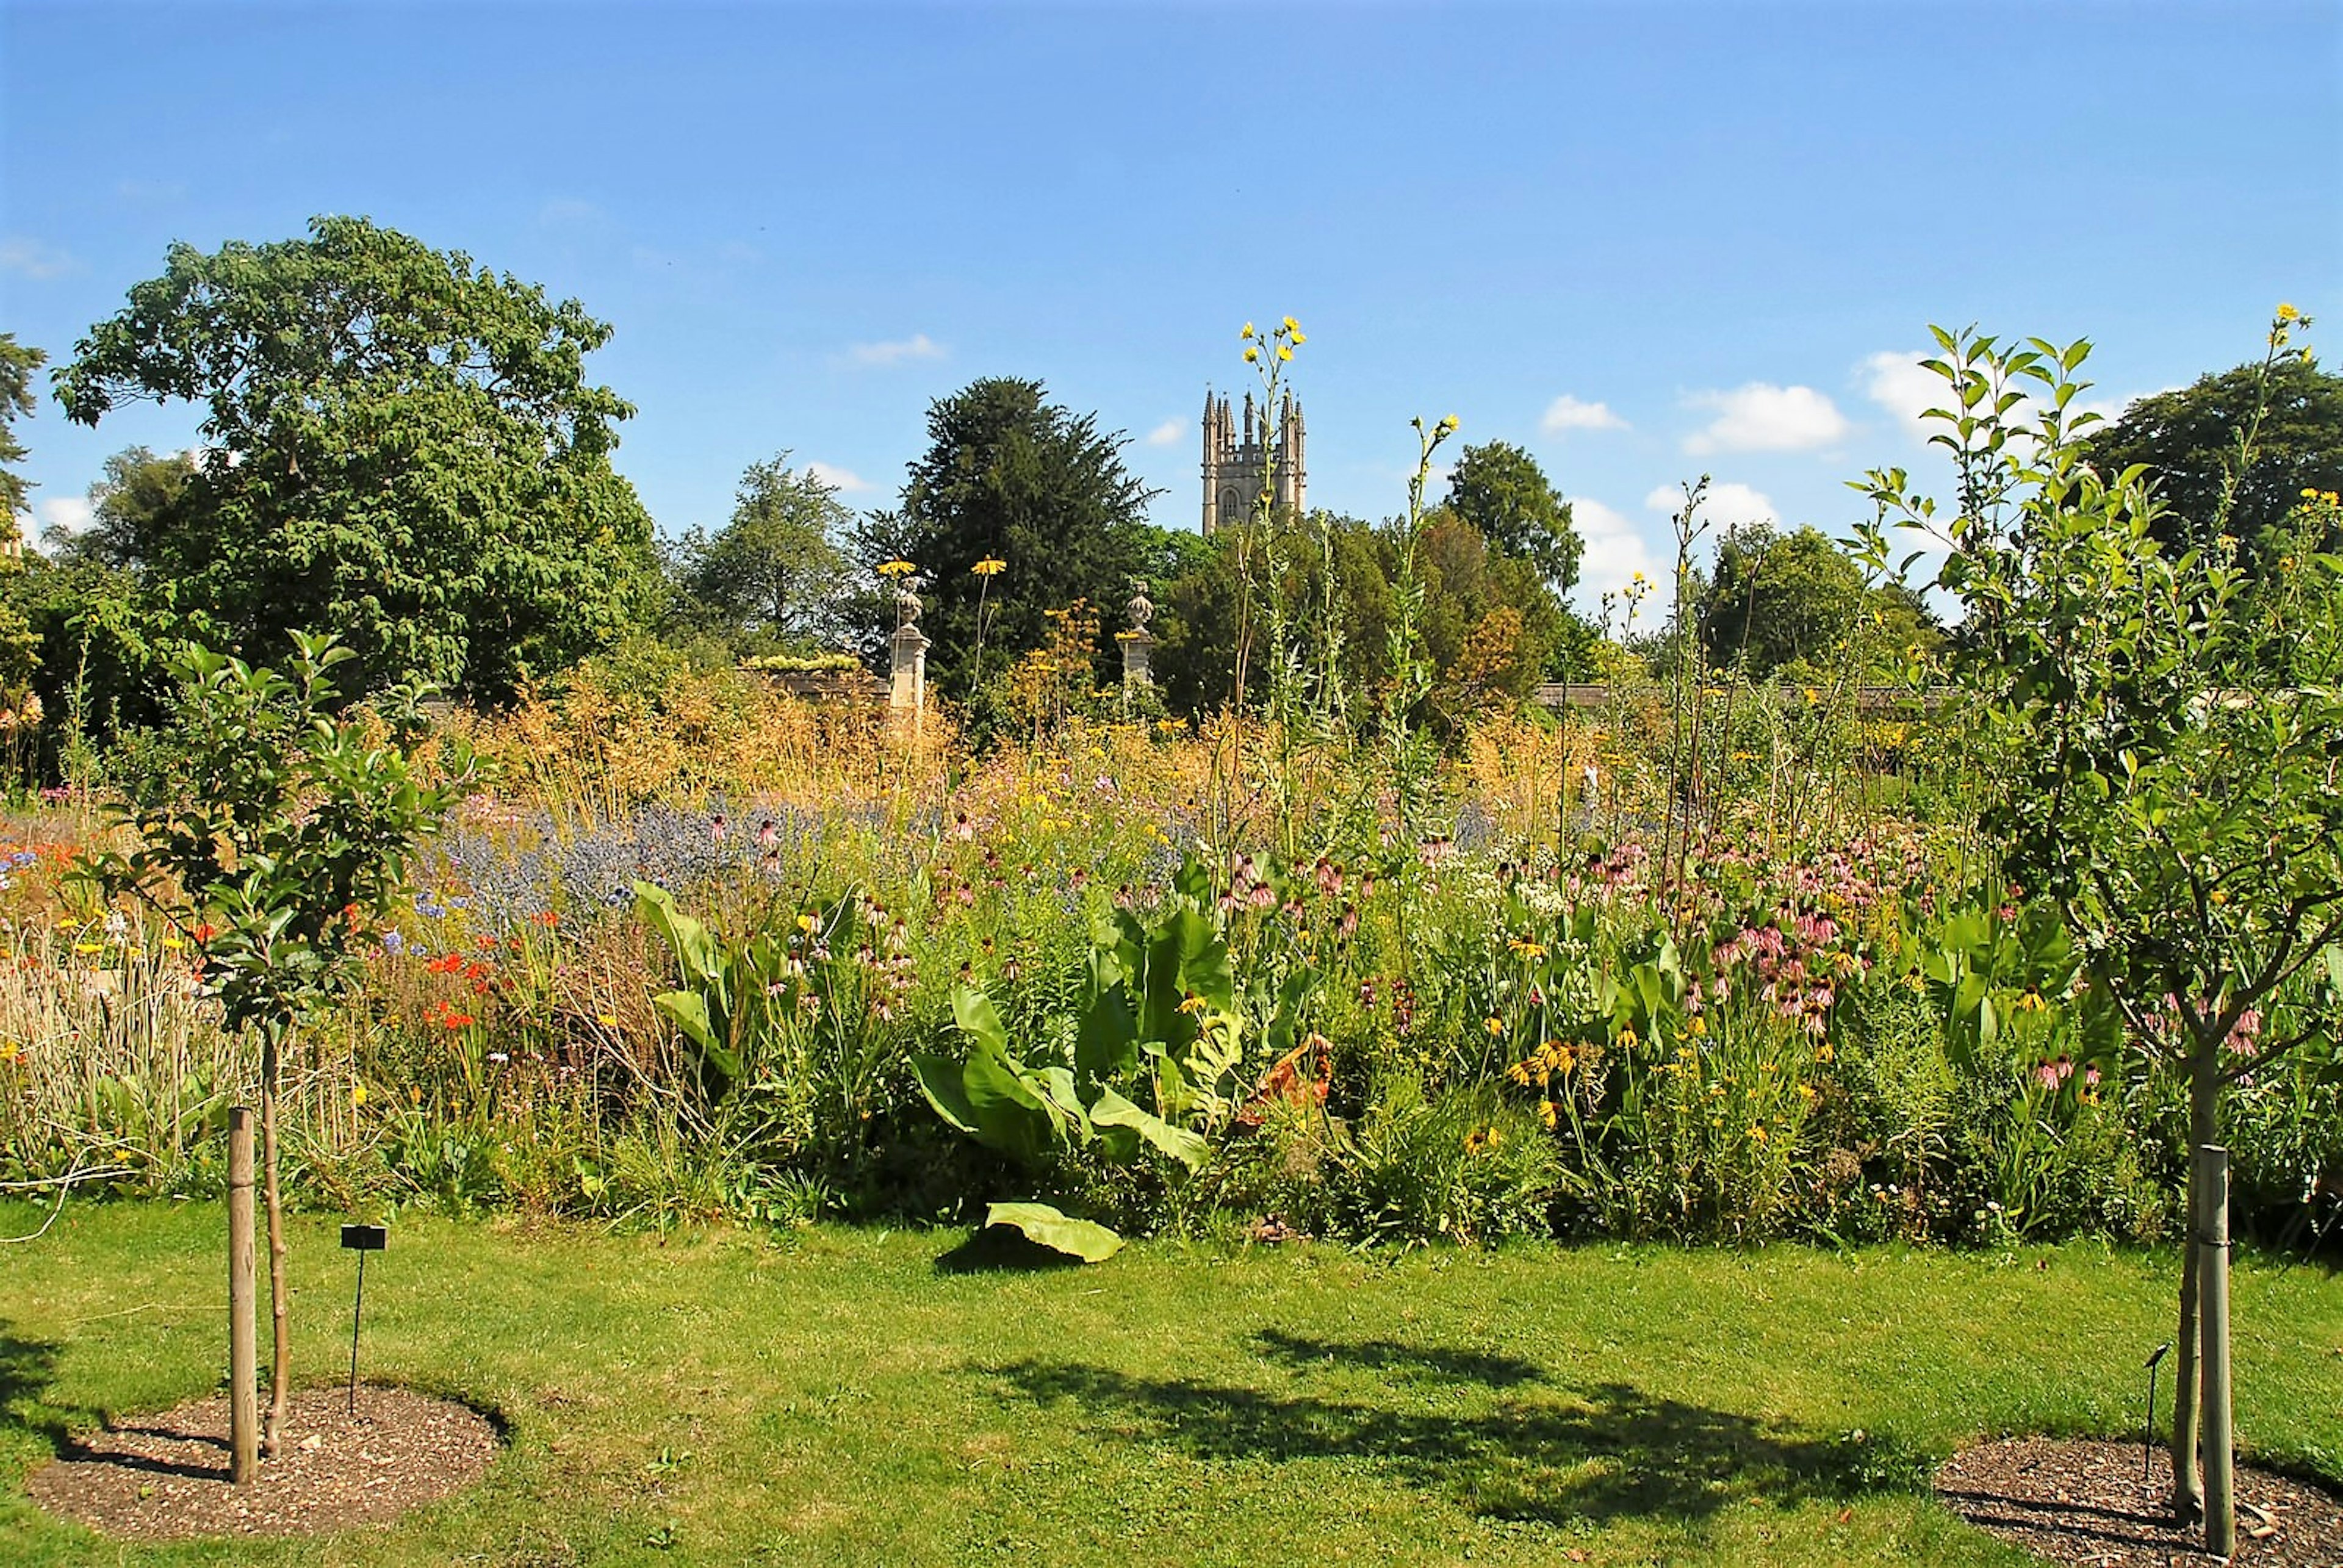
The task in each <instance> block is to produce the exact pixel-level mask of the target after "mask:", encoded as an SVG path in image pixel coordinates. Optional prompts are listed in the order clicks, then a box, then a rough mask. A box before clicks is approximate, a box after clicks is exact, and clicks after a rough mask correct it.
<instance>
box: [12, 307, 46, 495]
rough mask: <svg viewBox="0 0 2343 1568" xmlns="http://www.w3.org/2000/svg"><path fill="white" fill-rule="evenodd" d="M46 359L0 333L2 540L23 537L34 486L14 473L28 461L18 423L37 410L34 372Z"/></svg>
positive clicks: (32, 349)
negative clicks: (21, 521)
mask: <svg viewBox="0 0 2343 1568" xmlns="http://www.w3.org/2000/svg"><path fill="white" fill-rule="evenodd" d="M47 360H48V356H47V355H46V354H45V353H43V352H42V351H41V350H40V349H38V348H35V347H32V346H30V345H29V344H23V343H19V342H17V341H16V335H15V333H13V332H0V538H5V539H15V538H18V537H19V534H20V530H19V529H18V528H17V524H16V518H17V517H18V516H19V515H20V514H22V513H23V512H24V511H25V497H26V496H27V495H28V494H29V493H30V490H31V487H30V486H29V485H28V484H27V483H26V482H25V477H24V476H23V475H22V474H19V473H17V472H16V471H15V470H16V465H17V464H19V463H21V462H23V461H24V460H25V443H24V442H22V441H20V440H18V439H17V438H16V421H17V420H18V419H20V418H22V417H24V416H25V415H27V414H30V413H31V412H32V411H33V410H34V408H35V407H37V400H36V399H35V397H34V395H33V373H34V372H35V371H36V370H38V369H39V368H40V367H42V366H43V365H44V364H45V363H46V362H47Z"/></svg>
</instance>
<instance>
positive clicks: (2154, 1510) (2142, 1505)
mask: <svg viewBox="0 0 2343 1568" xmlns="http://www.w3.org/2000/svg"><path fill="white" fill-rule="evenodd" d="M1936 1495H1937V1496H1939V1497H1941V1498H1943V1499H1944V1500H1945V1503H1946V1505H1947V1506H1948V1507H1950V1508H1951V1509H1952V1510H1953V1512H1954V1513H1957V1514H1959V1515H1960V1516H1961V1517H1962V1518H1963V1519H1966V1520H1967V1521H1968V1522H1969V1523H1971V1524H1974V1525H1976V1527H1977V1528H1978V1529H1980V1530H1986V1531H1990V1532H1991V1533H1994V1534H1996V1535H1998V1536H2000V1537H2001V1538H2002V1539H2003V1540H2005V1541H2007V1542H2011V1543H2014V1544H2016V1545H2018V1546H2022V1547H2024V1548H2026V1550H2027V1551H2029V1552H2032V1553H2035V1554H2036V1555H2037V1556H2040V1557H2045V1558H2047V1559H2049V1560H2050V1561H2051V1562H2054V1563H2092V1564H2098V1565H2100V1568H2199V1565H2200V1564H2206V1563H2219V1562H2221V1561H2222V1559H2220V1558H2218V1557H2214V1556H2211V1555H2208V1554H2207V1553H2206V1552H2205V1551H2204V1540H2205V1537H2204V1533H2203V1531H2202V1529H2201V1527H2196V1526H2183V1525H2182V1524H2180V1523H2178V1522H2177V1520H2176V1519H2175V1518H2174V1517H2173V1514H2172V1510H2171V1497H2172V1462H2171V1456H2170V1455H2169V1453H2167V1452H2166V1451H2165V1450H2163V1449H2161V1448H2159V1449H2157V1451H2156V1452H2155V1453H2154V1454H2153V1455H2152V1456H2151V1458H2150V1460H2149V1463H2148V1467H2147V1477H2146V1479H2145V1480H2143V1479H2142V1477H2141V1473H2140V1445H2139V1444H2137V1443H2136V1442H2133V1443H2123V1442H2101V1441H2077V1442H2054V1441H2052V1440H2050V1439H2048V1438H2039V1437H2036V1438H2013V1439H2010V1440H2008V1441H2006V1442H1988V1443H1986V1444H1983V1445H1982V1446H1980V1447H1976V1448H1972V1449H1968V1450H1966V1451H1964V1452H1960V1453H1956V1454H1955V1455H1954V1456H1953V1458H1952V1460H1951V1462H1949V1463H1947V1464H1946V1466H1945V1468H1944V1469H1942V1470H1941V1471H1938V1472H1937V1473H1936ZM2228 1561H2230V1562H2233V1563H2250V1564H2253V1565H2254V1568H2338V1564H2343V1500H2338V1498H2337V1497H2335V1496H2334V1495H2333V1494H2332V1493H2328V1492H2325V1491H2322V1490H2320V1489H2319V1488H2318V1487H2316V1486H2313V1485H2311V1484H2309V1483H2307V1482H2301V1481H2295V1480H2292V1479H2290V1478H2288V1477H2287V1476H2283V1475H2273V1474H2271V1473H2269V1472H2268V1471H2266V1470H2256V1469H2254V1468H2252V1467H2251V1466H2249V1465H2243V1464H2241V1465H2239V1466H2237V1555H2236V1556H2235V1557H2233V1558H2230V1559H2229V1560H2228Z"/></svg>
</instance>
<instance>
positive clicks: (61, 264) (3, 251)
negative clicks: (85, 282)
mask: <svg viewBox="0 0 2343 1568" xmlns="http://www.w3.org/2000/svg"><path fill="white" fill-rule="evenodd" d="M80 265H81V264H80V263H79V262H76V261H75V259H74V258H73V256H71V254H69V253H68V252H65V251H63V250H59V249H58V248H57V247H56V246H54V245H44V244H42V243H41V242H40V241H39V240H37V239H8V240H0V272H13V273H15V274H16V275H17V276H20V277H29V278H31V279H32V280H33V281H34V282H35V283H45V282H47V281H48V280H49V279H50V278H53V277H63V276H65V274H67V273H69V272H74V271H77V270H79V268H80Z"/></svg>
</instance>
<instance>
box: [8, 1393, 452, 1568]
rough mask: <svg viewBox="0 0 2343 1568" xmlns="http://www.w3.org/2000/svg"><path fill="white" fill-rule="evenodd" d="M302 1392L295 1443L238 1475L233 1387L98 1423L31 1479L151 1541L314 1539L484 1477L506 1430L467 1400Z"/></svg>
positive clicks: (57, 1503) (80, 1509) (55, 1500)
mask: <svg viewBox="0 0 2343 1568" xmlns="http://www.w3.org/2000/svg"><path fill="white" fill-rule="evenodd" d="M498 1441H499V1440H498V1433H497V1429H496V1427H495V1426H494V1425H493V1424H492V1423H490V1422H489V1421H488V1418H487V1417H486V1416H484V1415H482V1414H481V1413H480V1412H478V1411H476V1410H474V1409H472V1408H471V1407H470V1406H469V1405H463V1404H457V1403H454V1402H450V1401H447V1400H443V1399H433V1398H430V1397H429V1396H427V1395H425V1394H419V1393H415V1392H409V1391H408V1390H406V1389H397V1388H367V1387H361V1388H360V1389H359V1390H358V1398H357V1415H356V1416H355V1417H353V1416H351V1415H350V1414H349V1412H348V1393H347V1390H344V1389H307V1390H303V1391H301V1392H297V1393H295V1394H294V1395H293V1398H292V1409H291V1413H290V1419H289V1420H288V1421H287V1422H286V1428H285V1446H284V1451H283V1452H281V1453H279V1454H278V1455H277V1457H276V1458H275V1459H268V1460H263V1461H262V1462H261V1465H260V1475H259V1478H258V1479H257V1480H256V1481H255V1482H254V1483H252V1484H251V1485H250V1486H247V1487H238V1486H236V1485H235V1484H233V1483H231V1482H230V1481H229V1480H228V1439H227V1396H226V1395H225V1394H221V1395H218V1396H216V1397H214V1398H211V1399H206V1400H202V1401H199V1402H196V1403H194V1404H185V1405H181V1406H180V1407H179V1408H178V1409H176V1410H174V1411H168V1412H165V1413H163V1414H161V1415H151V1416H139V1417H134V1418H131V1419H129V1420H126V1421H125V1422H122V1423H120V1424H119V1425H116V1426H111V1427H108V1428H106V1430H104V1431H102V1432H93V1433H91V1434H90V1435H89V1436H88V1437H86V1438H85V1439H83V1440H81V1441H80V1442H76V1443H75V1444H74V1445H73V1446H72V1447H69V1448H67V1449H66V1450H65V1452H62V1453H60V1454H59V1455H58V1456H57V1458H56V1459H55V1462H51V1463H49V1464H45V1465H43V1466H42V1467H41V1468H40V1469H38V1470H36V1471H35V1472H34V1473H32V1475H31V1476H30V1477H29V1478H28V1479H27V1480H26V1482H25V1491H26V1492H27V1493H30V1494H31V1496H32V1500H33V1501H34V1502H35V1503H38V1504H39V1505H40V1506H41V1507H43V1508H45V1509H46V1510H48V1511H49V1512H50V1513H55V1514H58V1515H60V1516H62V1517H65V1518H68V1519H74V1520H78V1521H79V1522H80V1523H84V1524H86V1525H89V1526H90V1527H91V1528H93V1529H96V1530H101V1531H104V1532H105V1533H106V1534H108V1535H117V1536H125V1537H128V1538H130V1539H133V1540H140V1541H172V1540H185V1539H187V1538H190V1537H195V1536H215V1535H226V1536H245V1535H307V1534H314V1533H323V1532H325V1531H329V1530H347V1529H348V1528H350V1527H352V1526H353V1525H362V1524H381V1523H387V1522H388V1521H390V1520H393V1519H396V1518H397V1517H398V1516H399V1515H400V1514H402V1513H406V1512H407V1510H408V1509H410V1508H415V1507H419V1506H420V1505H422V1504H423V1503H431V1502H435V1501H437V1499H439V1498H442V1497H445V1496H447V1494H448V1493H451V1492H454V1491H456V1490H458V1488H460V1487H462V1486H464V1485H466V1484H467V1483H470V1482H472V1481H474V1480H477V1479H478V1477H479V1474H480V1473H481V1472H482V1471H484V1470H486V1469H487V1468H488V1461H489V1460H490V1459H491V1458H493V1457H494V1456H495V1454H496V1451H497V1446H498Z"/></svg>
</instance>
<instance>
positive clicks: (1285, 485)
mask: <svg viewBox="0 0 2343 1568" xmlns="http://www.w3.org/2000/svg"><path fill="white" fill-rule="evenodd" d="M1267 413H1268V409H1266V408H1263V409H1262V411H1261V414H1258V415H1257V414H1256V413H1255V412H1254V411H1253V402H1252V393H1250V392H1248V393H1246V394H1245V400H1244V422H1243V423H1242V424H1239V423H1237V421H1236V420H1235V419H1234V418H1233V417H1231V414H1230V409H1229V400H1228V398H1227V397H1220V398H1218V399H1215V398H1214V397H1212V394H1211V393H1210V392H1207V393H1205V394H1204V533H1205V535H1206V537H1207V538H1209V537H1210V536H1211V535H1212V534H1213V533H1214V532H1215V531H1217V530H1218V529H1220V528H1222V527H1223V526H1234V525H1236V524H1239V523H1242V522H1243V521H1244V520H1245V518H1248V517H1250V516H1252V506H1253V502H1254V500H1255V499H1256V498H1258V497H1259V496H1260V495H1261V491H1262V479H1263V477H1264V469H1265V468H1266V467H1268V466H1269V465H1270V457H1269V454H1268V453H1266V452H1265V451H1264V450H1263V449H1262V416H1263V415H1266V414H1267ZM1276 442H1277V451H1276V457H1275V462H1274V472H1273V475H1272V476H1271V482H1272V484H1273V485H1274V487H1275V494H1276V498H1277V505H1278V508H1279V509H1280V510H1282V511H1284V512H1285V513H1287V514H1288V515H1289V516H1292V517H1297V518H1298V517H1300V516H1301V515H1302V511H1303V509H1304V507H1305V503H1304V501H1303V499H1302V494H1303V487H1304V486H1305V484H1306V483H1307V480H1308V475H1307V473H1306V472H1305V471H1304V469H1303V467H1302V405H1301V404H1299V403H1297V402H1295V401H1294V400H1293V394H1292V393H1291V392H1288V393H1287V394H1285V396H1284V397H1282V398H1280V399H1279V400H1278V407H1277V436H1276Z"/></svg>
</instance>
